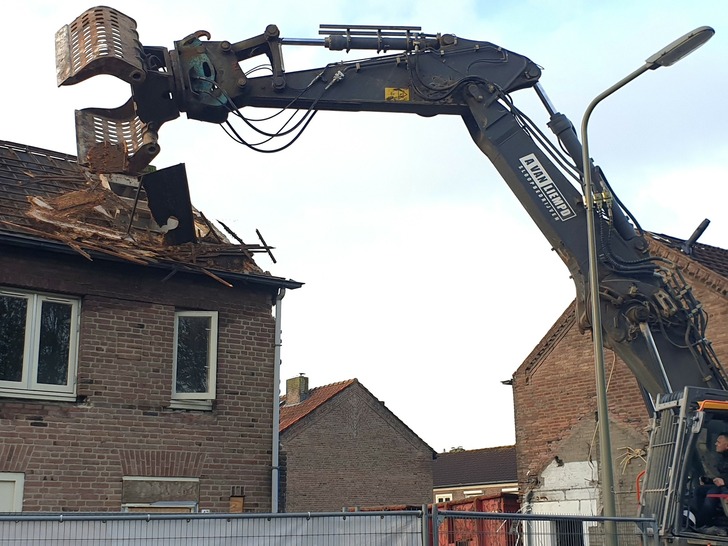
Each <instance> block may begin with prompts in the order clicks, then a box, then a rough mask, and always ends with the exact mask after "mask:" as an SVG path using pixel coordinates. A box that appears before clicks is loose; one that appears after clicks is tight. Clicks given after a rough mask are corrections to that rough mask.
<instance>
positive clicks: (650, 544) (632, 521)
mask: <svg viewBox="0 0 728 546" xmlns="http://www.w3.org/2000/svg"><path fill="white" fill-rule="evenodd" d="M434 517H435V518H436V520H437V522H438V525H437V528H438V532H437V533H436V534H433V539H434V540H433V544H434V546H604V545H605V544H615V543H616V544H619V546H655V545H656V544H657V542H656V541H657V533H656V530H657V523H656V522H655V521H654V520H653V519H643V518H604V517H583V516H567V515H563V516H562V515H553V514H549V515H544V514H539V515H535V514H505V513H500V514H485V513H474V512H460V511H442V512H439V513H437V514H436V515H435V516H434ZM609 529H612V530H613V532H614V533H615V534H616V537H615V538H616V541H608V540H607V538H608V537H607V535H606V533H607V532H608V530H609Z"/></svg>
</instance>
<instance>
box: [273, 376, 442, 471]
mask: <svg viewBox="0 0 728 546" xmlns="http://www.w3.org/2000/svg"><path fill="white" fill-rule="evenodd" d="M354 386H356V387H358V388H360V389H362V390H363V391H364V392H365V393H366V395H367V396H369V397H371V399H372V400H375V401H376V402H378V403H379V404H381V407H382V408H383V409H384V411H386V412H387V413H388V414H389V415H390V416H391V417H392V418H393V419H396V420H397V421H398V422H399V423H400V424H401V425H402V426H403V427H404V428H405V429H406V430H407V431H409V433H410V434H412V436H414V437H415V438H417V440H418V441H420V442H422V444H424V445H425V446H427V448H428V449H429V450H430V451H432V455H433V458H434V457H435V455H436V453H435V450H434V449H432V448H431V447H430V446H429V445H428V444H427V442H425V441H424V440H423V439H422V438H420V437H419V436H418V435H417V433H415V432H414V431H413V430H412V429H411V428H410V427H408V426H407V424H406V423H404V421H402V420H401V419H400V418H399V417H397V416H396V415H395V414H394V413H392V412H391V411H390V410H389V408H387V407H385V406H384V402H382V401H381V400H379V399H378V398H377V397H376V396H374V395H373V394H372V393H371V392H370V391H369V389H367V388H366V387H365V386H364V385H362V384H361V383H360V382H359V380H358V379H356V378H354V379H347V380H345V381H339V382H338V383H331V384H330V385H323V386H321V387H314V388H312V389H309V390H308V394H307V396H306V399H305V400H303V402H299V403H298V404H290V405H287V404H286V396H285V395H283V396H281V398H280V402H281V407H280V416H279V421H278V423H279V425H278V430H279V431H280V432H281V433H283V432H285V431H286V430H288V429H290V428H291V427H292V426H293V425H295V424H296V423H299V422H301V421H303V420H304V419H306V418H307V417H309V416H311V415H313V414H314V413H315V412H316V410H317V409H319V408H321V407H322V406H324V405H325V404H326V403H327V402H329V401H330V400H332V399H334V398H335V397H336V396H337V395H339V394H341V393H342V392H344V391H345V390H347V389H350V388H353V387H354Z"/></svg>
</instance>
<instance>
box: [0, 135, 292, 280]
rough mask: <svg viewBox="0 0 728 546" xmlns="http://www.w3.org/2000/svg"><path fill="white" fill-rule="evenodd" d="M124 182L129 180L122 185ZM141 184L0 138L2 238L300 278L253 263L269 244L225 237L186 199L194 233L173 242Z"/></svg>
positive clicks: (104, 255)
mask: <svg viewBox="0 0 728 546" xmlns="http://www.w3.org/2000/svg"><path fill="white" fill-rule="evenodd" d="M122 182H123V183H122ZM173 182H174V183H175V185H174V188H175V190H176V189H179V188H180V186H181V190H182V192H181V193H183V194H184V193H186V192H187V188H186V186H185V185H184V184H179V183H178V182H180V181H179V180H174V181H173ZM125 184H127V185H128V184H131V186H130V187H126V188H124V185H125ZM134 184H136V186H134ZM138 186H139V183H138V179H136V178H135V177H134V178H129V177H126V178H125V177H120V176H119V175H104V174H96V173H91V172H89V171H88V170H87V169H83V168H81V167H79V166H78V164H77V162H76V158H75V157H74V156H71V155H66V154H61V153H58V152H54V151H51V150H44V149H41V148H35V147H32V146H27V145H23V144H16V143H13V142H7V141H0V240H1V241H2V242H4V243H7V244H13V245H18V246H26V247H28V246H30V247H34V248H43V249H45V250H49V251H54V252H64V253H75V254H78V255H81V256H83V257H85V258H87V259H89V260H92V259H105V260H117V261H119V260H120V261H125V262H130V263H136V264H141V265H148V266H152V267H164V268H166V269H171V270H172V271H175V272H176V271H187V272H192V273H198V274H204V275H207V276H209V277H212V278H213V279H215V280H217V281H219V282H221V283H223V284H229V283H228V282H227V281H226V280H224V279H223V277H225V278H228V279H231V280H232V279H234V280H244V281H246V282H251V283H256V284H266V285H274V286H285V287H288V288H298V287H300V286H301V283H299V282H296V281H290V280H285V279H282V278H279V277H273V276H272V275H270V274H268V273H266V272H264V271H263V270H262V269H261V268H259V267H258V266H257V265H256V263H255V261H254V260H253V258H252V254H253V253H254V252H268V251H269V247H267V246H260V245H246V244H244V243H242V241H241V244H232V243H230V241H229V240H228V239H227V238H226V237H225V236H224V235H223V234H222V233H221V232H220V231H219V230H218V229H217V228H216V227H215V226H214V225H213V224H212V223H211V222H209V221H208V220H207V219H206V218H205V217H204V215H203V214H202V213H200V212H199V211H197V210H195V209H194V208H191V207H190V205H189V203H188V204H187V209H186V210H187V212H188V213H189V212H190V208H191V209H192V210H191V213H192V221H193V223H194V225H190V226H187V228H188V229H189V233H190V234H191V235H192V236H193V238H194V241H193V242H186V243H182V244H173V243H170V237H169V236H168V235H167V233H169V230H166V231H165V230H164V229H163V228H160V227H159V226H158V225H157V224H156V222H155V221H154V220H153V219H152V216H153V214H152V212H150V210H149V206H148V203H147V200H146V192H145V190H144V189H142V190H137V187H138ZM112 187H113V188H115V189H112ZM119 188H121V190H119ZM165 188H166V187H165ZM123 190H126V192H127V193H126V195H124V193H123ZM168 193H171V192H166V191H165V189H164V188H163V190H162V192H161V193H160V194H158V197H157V199H158V200H159V202H160V203H161V204H162V205H167V203H165V202H164V201H165V199H166V198H167V197H168ZM136 197H138V199H136ZM187 199H188V196H187ZM130 222H131V224H132V225H131V227H128V226H129V223H130ZM226 229H227V228H226ZM230 233H231V235H232V236H234V237H235V238H237V236H235V235H234V234H232V232H230Z"/></svg>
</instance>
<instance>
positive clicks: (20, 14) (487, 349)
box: [0, 0, 728, 451]
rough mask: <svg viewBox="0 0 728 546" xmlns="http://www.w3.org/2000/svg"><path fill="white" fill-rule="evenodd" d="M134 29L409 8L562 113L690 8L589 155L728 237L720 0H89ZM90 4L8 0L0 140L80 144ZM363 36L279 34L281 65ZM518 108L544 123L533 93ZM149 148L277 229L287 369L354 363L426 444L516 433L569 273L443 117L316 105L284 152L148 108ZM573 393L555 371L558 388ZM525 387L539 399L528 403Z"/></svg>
mask: <svg viewBox="0 0 728 546" xmlns="http://www.w3.org/2000/svg"><path fill="white" fill-rule="evenodd" d="M105 4H106V5H111V6H112V7H115V8H116V9H118V10H120V11H122V12H124V13H126V14H127V15H129V16H130V17H132V18H134V19H136V21H137V24H138V30H139V34H140V39H141V41H142V43H143V44H144V45H147V46H151V45H155V46H164V47H167V48H171V47H172V46H173V42H174V41H175V40H179V39H182V38H184V37H185V36H187V35H188V34H190V33H192V32H194V31H196V30H200V29H203V30H208V31H209V32H210V33H211V34H212V39H213V40H229V41H231V42H236V41H240V40H243V39H245V38H248V37H252V36H255V35H258V34H260V33H261V32H263V30H264V29H265V26H266V25H267V24H269V23H274V24H276V25H278V27H279V28H280V31H281V35H282V36H284V37H290V38H317V37H318V25H319V24H322V23H344V24H351V25H354V24H378V25H417V26H421V27H422V29H423V31H425V32H428V33H437V32H442V33H453V34H456V35H458V36H461V37H463V38H469V39H474V40H483V41H490V42H493V43H496V44H498V45H501V46H503V47H505V48H506V49H510V50H512V51H515V52H517V53H520V54H523V55H526V56H528V57H530V58H531V59H532V60H533V61H535V62H536V63H538V64H539V65H540V66H542V67H543V69H544V70H543V75H542V77H541V84H542V85H543V87H544V89H545V90H546V92H547V93H548V95H549V97H550V99H551V101H552V102H553V103H554V105H555V106H556V108H557V109H558V110H560V111H561V112H563V113H565V114H566V115H567V116H569V117H570V118H571V119H572V121H573V122H574V123H575V125H577V126H578V125H579V123H580V121H581V116H582V114H583V111H584V109H585V108H586V106H587V104H588V103H589V102H590V101H591V99H592V98H593V97H594V96H596V95H597V94H599V93H600V92H601V91H603V90H604V89H606V88H608V87H609V86H610V85H612V84H613V83H615V82H616V81H618V80H620V79H621V78H623V77H624V76H626V75H627V74H628V73H630V72H632V71H633V70H634V69H636V68H637V67H639V66H640V65H641V64H642V62H643V61H644V59H645V58H646V57H648V56H649V55H651V54H652V53H654V52H656V51H657V50H659V49H661V48H662V47H663V46H665V45H666V44H668V43H669V42H671V41H672V40H674V39H675V38H677V37H679V36H681V35H682V34H684V33H686V32H687V31H689V30H692V29H693V28H695V27H698V26H701V25H710V26H712V27H714V28H715V29H716V35H715V37H714V38H713V39H712V40H711V41H710V42H708V43H707V44H706V45H705V46H704V47H703V48H701V49H699V50H698V51H697V52H696V53H694V54H693V55H691V56H690V57H688V58H686V59H684V60H683V61H681V62H680V63H679V64H677V65H675V66H673V67H671V68H665V69H660V70H657V71H654V72H648V73H646V74H644V75H643V76H641V77H640V78H639V79H638V80H636V81H634V82H632V83H631V84H630V85H629V86H627V87H626V88H624V89H623V90H621V91H620V92H618V94H616V95H614V96H612V97H610V98H609V99H607V100H606V101H605V102H604V103H603V104H601V105H600V106H599V107H598V108H597V110H596V111H595V113H594V115H593V116H592V119H591V122H590V133H589V134H590V149H591V152H592V154H591V155H592V156H593V157H594V158H595V160H596V161H597V163H599V164H600V165H601V166H602V167H603V169H604V170H605V172H606V174H607V176H608V178H609V180H610V182H611V184H612V186H613V187H614V189H615V191H616V192H617V194H618V195H619V196H620V197H621V199H622V200H623V201H624V202H625V204H626V205H627V206H628V207H629V208H630V210H631V211H632V212H633V213H634V214H635V216H636V217H637V218H638V220H639V221H640V223H641V224H642V226H643V227H644V228H645V229H648V230H651V231H655V232H661V233H667V234H670V235H674V236H678V237H683V238H687V237H689V236H690V234H691V233H692V231H693V230H694V229H695V227H697V225H698V224H699V223H700V222H701V221H702V220H703V219H704V218H710V220H711V222H712V223H711V225H710V227H709V228H708V230H707V232H706V233H705V235H704V236H703V237H702V239H701V242H704V243H708V244H712V245H715V246H721V247H726V246H727V245H728V238H727V236H728V218H727V217H726V215H725V214H724V207H725V201H726V184H728V180H726V168H725V163H726V160H727V159H728V130H727V127H728V106H727V105H726V93H727V89H728V62H726V54H727V53H728V3H725V2H723V1H722V0H712V1H707V0H692V1H691V2H685V1H677V0H640V1H636V0H626V1H621V0H618V1H612V0H609V1H602V2H591V1H579V0H544V1H537V0H533V1H523V0H520V1H519V0H449V1H447V2H444V1H442V0H440V1H437V2H436V1H433V0H419V1H417V2H391V1H385V0H376V1H372V0H360V1H357V2H351V1H341V0H312V1H300V0H296V1H293V0H282V1H278V2H276V1H275V0H267V1H250V0H248V1H245V0H240V1H238V2H230V1H227V0H221V1H218V2H209V3H205V2H199V1H189V0H180V1H177V2H171V1H166V0H165V1H155V2H149V1H136V0H120V1H118V2H115V3H114V2H112V1H109V2H105ZM94 5H95V4H93V3H91V2H79V1H77V0H64V1H63V2H58V1H57V0H53V1H33V0H28V1H26V2H3V3H2V5H0V17H1V18H2V20H3V21H4V24H3V43H4V44H5V45H4V47H3V49H4V53H3V61H2V67H3V78H2V81H3V83H2V85H1V86H0V120H2V126H1V127H2V129H1V130H0V139H3V140H10V141H15V142H20V143H23V144H30V145H34V146H39V147H44V148H49V149H53V150H56V151H60V152H64V153H71V154H75V153H76V148H75V129H74V121H73V116H74V109H80V108H86V107H116V106H119V105H121V104H122V103H123V102H124V101H125V100H126V98H127V97H128V96H129V90H128V87H127V86H126V84H123V83H121V82H119V83H116V82H112V84H109V83H108V82H107V81H104V80H106V78H94V79H92V80H88V81H86V82H83V83H81V84H78V85H76V86H71V87H64V88H61V89H58V88H57V87H56V82H55V65H54V63H55V53H54V34H55V31H56V30H57V29H58V28H59V27H61V26H62V25H64V24H67V23H70V22H71V21H72V20H73V19H74V18H75V17H76V16H77V15H79V14H80V13H81V12H83V11H84V10H86V9H87V8H90V7H92V6H94ZM368 55H369V53H368V52H361V51H360V52H355V54H350V55H349V57H347V55H346V54H345V53H344V52H329V51H328V50H325V49H323V48H300V47H299V48H296V47H289V48H285V49H284V60H285V62H286V68H287V70H288V71H292V70H296V69H308V68H315V67H318V66H323V65H325V64H327V63H329V62H335V61H339V60H343V59H346V58H351V59H354V58H361V57H365V56H368ZM95 80H100V81H98V82H97V81H95ZM513 98H514V100H515V102H516V105H517V106H519V107H520V108H521V109H522V110H524V111H525V112H526V113H527V114H529V115H530V116H531V117H532V118H534V119H535V120H537V121H538V122H539V124H540V125H541V126H542V128H543V129H544V130H546V127H545V121H546V120H545V114H544V113H543V108H542V107H541V105H540V103H539V102H538V101H537V100H536V99H535V97H534V94H533V92H532V91H523V92H519V93H515V94H514V95H513ZM160 145H161V148H162V152H161V154H160V155H159V156H158V157H157V159H156V160H155V162H154V163H155V165H157V167H165V166H169V165H174V164H177V163H180V162H185V163H186V165H187V171H188V177H189V179H190V189H191V194H192V201H193V203H194V204H195V206H196V207H197V208H199V209H200V210H202V211H203V212H204V213H205V214H206V216H207V217H208V218H211V219H215V220H218V219H219V220H222V221H224V222H225V223H226V224H228V225H230V226H232V228H233V229H234V230H235V231H236V232H237V233H238V234H239V235H240V236H241V237H242V238H243V239H245V240H246V241H247V242H255V241H256V235H255V230H256V229H259V230H260V231H261V233H262V234H263V236H264V237H265V239H266V240H267V242H268V243H269V244H271V245H273V246H275V247H276V250H275V251H274V253H275V256H276V258H277V260H278V263H277V264H273V263H272V262H270V260H268V259H267V258H266V257H265V256H263V255H260V256H259V259H258V263H259V265H261V266H262V267H263V268H264V269H267V270H270V271H271V272H272V273H273V274H275V275H278V276H282V277H287V278H292V279H295V280H298V281H303V282H305V283H306V284H305V286H304V287H303V288H301V289H299V290H296V291H289V292H288V294H287V295H286V297H285V299H284V301H283V314H282V317H283V347H282V356H283V367H282V372H281V374H282V379H283V380H285V379H286V378H289V377H292V376H295V375H298V374H299V373H305V374H306V375H308V377H309V381H310V385H311V386H319V385H324V384H328V383H332V382H336V381H342V380H345V379H350V378H354V377H356V378H358V379H359V380H360V381H361V382H362V383H363V384H364V385H365V386H366V387H367V388H368V389H369V390H370V391H371V392H372V393H373V394H374V395H375V396H376V397H378V398H379V399H380V400H382V401H384V402H385V404H386V405H387V406H388V407H389V408H390V409H391V410H392V411H393V412H394V413H395V414H396V415H397V416H398V417H399V418H400V419H402V420H403V421H404V422H405V423H406V424H407V425H408V426H409V427H410V428H411V429H412V430H414V431H415V432H416V433H417V434H418V435H419V436H420V437H421V438H422V439H424V440H425V441H426V442H427V443H428V444H429V445H430V446H432V447H433V448H434V449H436V450H437V451H442V450H446V449H450V448H451V447H454V446H463V447H465V448H466V449H476V448H481V447H490V446H498V445H506V444H510V443H513V442H514V428H513V407H512V406H513V400H512V396H511V390H510V387H508V386H504V385H502V384H501V381H503V380H506V379H509V378H510V377H511V375H512V374H513V372H514V371H515V370H516V369H517V368H518V366H519V365H520V364H521V363H522V362H523V360H524V358H525V357H526V356H527V355H528V354H529V353H530V351H531V350H532V349H533V348H534V346H535V345H536V344H537V343H538V342H539V340H540V339H541V337H542V336H543V335H544V334H545V333H546V331H547V330H548V328H549V327H550V326H551V325H552V324H553V322H554V321H555V320H556V319H557V318H558V317H559V315H560V314H561V313H562V311H563V310H564V309H565V308H566V306H567V305H568V304H569V303H570V302H571V300H572V299H573V295H574V290H573V286H572V283H571V281H570V279H569V276H568V272H567V270H566V268H565V266H563V264H562V263H561V262H560V260H559V259H558V257H557V256H556V255H555V253H553V252H552V251H551V250H550V246H549V244H548V243H547V242H546V240H545V239H544V238H543V236H542V235H541V233H540V232H539V231H538V230H537V228H536V227H535V225H534V224H533V223H532V222H531V220H530V219H529V217H528V215H527V214H526V212H525V211H524V210H523V209H522V208H521V206H520V205H519V204H518V202H517V200H516V198H515V197H514V196H513V195H512V194H511V193H510V191H509V190H508V188H507V186H506V185H505V183H504V182H503V181H502V180H501V178H500V177H499V176H498V174H497V173H496V171H495V169H494V168H493V167H492V166H491V165H490V163H489V161H488V160H487V158H486V157H485V156H484V155H482V154H481V153H480V151H479V150H478V149H477V148H476V146H475V145H474V144H473V143H472V141H471V140H470V137H469V136H468V134H467V131H466V129H465V127H464V125H463V124H462V121H461V120H459V119H458V118H447V119H445V118H443V117H436V118H420V117H418V116H414V115H395V114H363V113H345V114H335V113H328V112H322V113H320V114H319V115H318V116H317V117H316V119H315V120H314V121H313V123H312V124H311V125H310V126H309V129H308V130H307V132H306V133H304V135H303V136H302V137H301V138H300V139H299V141H298V142H297V143H296V144H295V145H294V146H293V147H291V148H289V149H288V150H286V151H285V152H282V153H278V154H272V155H271V154H268V155H263V154H256V153H254V152H251V151H249V150H248V149H247V148H243V147H240V146H238V145H236V144H234V143H232V142H231V141H230V140H229V139H228V137H227V136H226V135H225V134H224V133H223V132H222V130H221V129H220V128H219V127H217V126H214V125H210V124H203V123H200V122H196V121H190V120H187V119H185V118H180V119H178V120H175V121H173V122H170V123H168V124H166V125H164V126H163V127H162V130H161V131H160ZM564 389H565V390H568V386H564ZM533 403H535V404H538V401H537V400H534V401H533Z"/></svg>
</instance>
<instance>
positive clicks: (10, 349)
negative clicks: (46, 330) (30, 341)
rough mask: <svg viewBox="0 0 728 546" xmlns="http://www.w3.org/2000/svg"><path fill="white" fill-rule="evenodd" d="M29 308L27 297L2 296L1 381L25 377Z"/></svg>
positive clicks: (0, 323) (17, 379)
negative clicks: (24, 359) (24, 355)
mask: <svg viewBox="0 0 728 546" xmlns="http://www.w3.org/2000/svg"><path fill="white" fill-rule="evenodd" d="M27 310H28V300H26V299H25V298H14V297H11V296H0V381H20V380H21V379H22V378H23V351H24V347H25V317H26V314H27Z"/></svg>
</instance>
